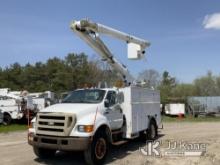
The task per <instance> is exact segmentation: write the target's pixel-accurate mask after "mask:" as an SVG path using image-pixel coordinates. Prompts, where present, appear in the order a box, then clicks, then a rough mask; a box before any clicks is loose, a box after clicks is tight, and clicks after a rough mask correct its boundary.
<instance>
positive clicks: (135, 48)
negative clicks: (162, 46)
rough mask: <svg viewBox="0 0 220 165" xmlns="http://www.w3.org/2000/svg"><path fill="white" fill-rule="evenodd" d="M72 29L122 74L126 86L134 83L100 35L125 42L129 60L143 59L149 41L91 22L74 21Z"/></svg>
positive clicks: (125, 68)
mask: <svg viewBox="0 0 220 165" xmlns="http://www.w3.org/2000/svg"><path fill="white" fill-rule="evenodd" d="M71 29H72V30H73V31H74V32H75V33H76V34H77V35H78V36H79V37H80V38H81V39H82V40H84V41H85V42H86V43H87V44H88V45H89V46H90V47H92V48H93V49H94V50H95V51H96V52H97V53H98V54H99V55H100V56H101V58H102V59H103V60H106V61H107V62H108V63H109V64H110V65H111V67H112V68H113V69H115V70H116V71H117V72H118V73H119V74H120V76H121V78H122V79H123V80H124V82H125V83H126V84H132V83H134V81H135V79H134V77H133V76H132V75H131V74H130V73H129V71H128V69H127V67H126V66H125V65H123V64H121V63H120V62H119V61H118V60H116V59H115V58H114V56H113V54H112V53H111V51H110V50H109V49H108V47H107V46H106V45H105V43H104V42H103V41H102V40H101V39H100V37H99V34H105V35H109V36H111V37H115V38H117V39H119V40H123V41H125V42H126V43H127V45H128V58H129V59H141V58H142V57H143V56H144V53H145V48H146V47H148V46H150V43H149V42H148V41H145V40H143V39H140V38H137V37H135V36H132V35H129V34H126V33H124V32H120V31H118V30H115V29H113V28H110V27H107V26H105V25H102V24H99V23H94V22H91V21H89V20H81V21H73V22H72V23H71Z"/></svg>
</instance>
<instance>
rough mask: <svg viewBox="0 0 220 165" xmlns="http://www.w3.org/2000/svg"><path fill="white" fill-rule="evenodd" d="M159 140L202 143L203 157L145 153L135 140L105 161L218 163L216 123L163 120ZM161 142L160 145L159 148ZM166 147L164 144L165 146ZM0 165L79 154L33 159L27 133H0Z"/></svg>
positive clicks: (71, 159) (78, 164)
mask: <svg viewBox="0 0 220 165" xmlns="http://www.w3.org/2000/svg"><path fill="white" fill-rule="evenodd" d="M158 140H159V141H160V142H167V141H168V140H170V141H178V142H179V141H183V142H187V143H190V144H191V143H196V144H197V143H200V144H201V143H202V144H205V145H206V152H205V154H204V156H200V157H199V156H184V157H183V156H159V157H152V156H145V155H143V154H142V153H141V152H140V147H145V146H146V145H145V143H143V142H139V141H138V140H133V141H130V142H128V143H126V144H124V145H121V146H117V147H112V149H111V151H110V154H109V155H108V159H107V162H106V164H113V165H119V164H120V165H127V164H128V165H133V164H135V165H176V164H178V165H220V122H201V123H181V122H180V123H164V129H163V130H160V131H159V139H158ZM163 147H164V148H165V146H164V145H162V146H161V147H160V148H161V150H163ZM166 147H167V146H166ZM0 164H1V165H36V164H48V165H61V164H62V165H70V164H71V165H74V164H75V165H83V164H84V160H83V156H82V153H75V152H71V153H64V152H58V153H57V154H56V156H55V157H54V158H52V159H46V160H41V159H39V158H37V157H36V156H35V155H34V153H33V151H32V148H31V146H29V145H28V144H27V132H13V133H6V134H0Z"/></svg>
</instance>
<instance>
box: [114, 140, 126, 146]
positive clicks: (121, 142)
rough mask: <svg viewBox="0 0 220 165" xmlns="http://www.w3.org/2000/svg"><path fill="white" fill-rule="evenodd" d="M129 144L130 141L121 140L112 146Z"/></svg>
mask: <svg viewBox="0 0 220 165" xmlns="http://www.w3.org/2000/svg"><path fill="white" fill-rule="evenodd" d="M127 142H128V140H121V141H117V142H113V143H112V145H114V146H119V145H122V144H125V143H127Z"/></svg>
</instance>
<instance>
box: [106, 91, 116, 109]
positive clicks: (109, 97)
mask: <svg viewBox="0 0 220 165" xmlns="http://www.w3.org/2000/svg"><path fill="white" fill-rule="evenodd" d="M106 99H107V100H108V101H109V106H110V107H111V106H113V105H115V104H116V103H117V100H116V92H115V91H109V92H108V94H107V96H106Z"/></svg>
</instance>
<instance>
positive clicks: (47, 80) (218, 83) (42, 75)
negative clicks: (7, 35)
mask: <svg viewBox="0 0 220 165" xmlns="http://www.w3.org/2000/svg"><path fill="white" fill-rule="evenodd" d="M137 79H138V81H141V82H144V85H145V86H146V87H149V88H154V89H158V90H160V94H161V101H162V103H166V102H170V101H182V100H183V101H184V100H185V99H186V98H187V97H188V96H217V95H218V96H219V95H220V76H214V75H213V74H212V72H210V71H209V72H208V73H207V75H204V76H201V77H198V78H196V79H195V80H194V81H193V82H192V83H188V84H187V83H179V82H178V80H177V78H176V77H173V76H171V75H170V74H169V72H168V71H164V72H163V73H159V72H158V71H156V70H154V69H147V70H144V71H143V72H141V73H140V74H139V75H138V77H137ZM118 80H119V77H118V75H117V73H116V72H114V71H113V70H112V69H111V68H110V67H109V66H108V65H107V64H106V63H104V62H102V61H100V60H97V59H95V60H94V59H89V58H88V56H87V55H86V54H84V53H80V54H76V53H70V54H68V55H67V56H66V57H65V58H64V59H61V58H57V57H54V58H50V59H48V60H47V61H46V62H45V63H42V62H36V63H35V64H29V63H28V64H26V65H23V66H22V65H20V64H19V63H14V64H12V65H10V66H8V67H5V68H0V88H10V89H11V90H28V91H30V92H39V91H46V90H50V91H54V92H58V93H60V92H65V91H70V90H74V89H76V88H82V87H84V86H85V85H87V86H88V87H89V86H97V84H98V83H99V82H101V81H106V82H107V83H108V84H110V85H115V84H116V83H115V82H117V81H118Z"/></svg>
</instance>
